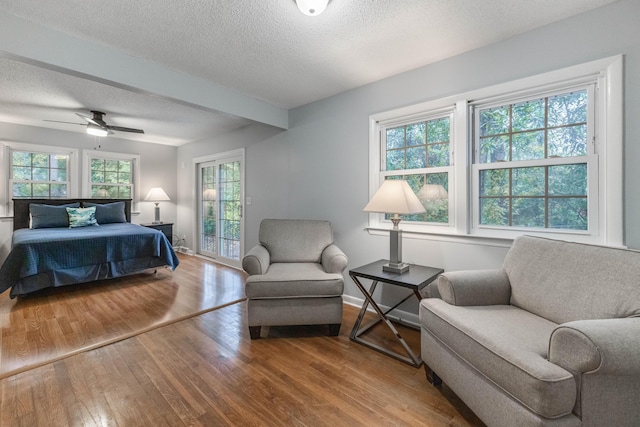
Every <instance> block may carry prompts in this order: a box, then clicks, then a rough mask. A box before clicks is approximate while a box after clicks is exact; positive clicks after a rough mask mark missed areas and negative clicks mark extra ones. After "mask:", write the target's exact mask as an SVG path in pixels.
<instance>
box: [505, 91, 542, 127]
mask: <svg viewBox="0 0 640 427" xmlns="http://www.w3.org/2000/svg"><path fill="white" fill-rule="evenodd" d="M544 110H545V102H544V100H543V99H538V100H535V101H529V102H523V103H521V104H515V105H514V106H513V110H512V112H513V119H512V120H513V123H512V131H513V132H519V131H523V130H531V129H541V128H543V127H544V113H545V111H544Z"/></svg>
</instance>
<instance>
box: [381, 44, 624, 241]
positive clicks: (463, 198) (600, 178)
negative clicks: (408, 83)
mask: <svg viewBox="0 0 640 427" xmlns="http://www.w3.org/2000/svg"><path fill="white" fill-rule="evenodd" d="M622 93H623V91H622V57H620V56H618V57H612V58H606V59H603V60H599V61H593V62H590V63H586V64H581V65H578V66H574V67H570V68H566V69H562V70H558V71H554V72H550V73H546V74H542V75H538V76H533V77H529V78H525V79H522V80H518V81H514V82H508V83H504V84H501V85H497V86H492V87H489V88H484V89H479V90H475V91H472V92H468V93H464V94H460V95H458V96H452V97H447V98H443V99H439V100H435V101H430V102H426V103H423V104H419V105H415V106H410V107H405V108H402V109H398V110H394V111H390V112H386V113H381V114H376V115H373V116H371V117H370V159H371V168H370V186H369V187H370V188H369V191H370V195H373V194H374V193H375V191H376V190H377V189H378V188H379V186H380V184H381V183H382V182H383V180H385V179H406V180H407V181H408V182H409V184H410V186H411V187H412V188H413V189H414V191H415V193H416V195H417V196H418V198H419V199H420V200H421V201H422V202H423V204H424V205H425V208H426V209H427V213H426V214H421V215H414V216H411V217H408V218H404V220H403V222H402V228H403V230H404V231H405V234H406V233H407V232H408V234H409V235H411V236H414V237H421V236H430V237H429V238H436V236H437V235H448V236H455V237H444V238H447V239H450V238H459V237H465V238H467V237H474V238H486V239H496V238H498V239H512V238H513V237H515V236H517V235H519V234H523V233H526V234H533V235H541V236H548V237H557V238H564V239H568V240H575V241H584V242H591V243H600V244H612V245H621V244H622V235H623V233H622V225H621V224H622V116H623V111H622ZM389 228H391V223H390V221H388V217H386V216H385V215H382V214H370V216H369V229H370V232H372V233H381V232H384V230H386V229H389Z"/></svg>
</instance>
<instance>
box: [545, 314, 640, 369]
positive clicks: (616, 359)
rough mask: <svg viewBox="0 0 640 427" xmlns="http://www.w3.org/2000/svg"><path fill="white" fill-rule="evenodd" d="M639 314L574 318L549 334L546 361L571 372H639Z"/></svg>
mask: <svg viewBox="0 0 640 427" xmlns="http://www.w3.org/2000/svg"><path fill="white" fill-rule="evenodd" d="M638 353H640V317H630V318H624V319H597V320H576V321H573V322H567V323H563V324H562V325H560V326H558V327H557V328H556V329H555V330H554V331H553V333H552V334H551V339H550V340H549V361H550V362H551V363H554V364H556V365H559V366H561V367H563V368H565V369H567V370H569V371H571V372H574V373H582V372H591V373H601V374H608V375H640V357H638Z"/></svg>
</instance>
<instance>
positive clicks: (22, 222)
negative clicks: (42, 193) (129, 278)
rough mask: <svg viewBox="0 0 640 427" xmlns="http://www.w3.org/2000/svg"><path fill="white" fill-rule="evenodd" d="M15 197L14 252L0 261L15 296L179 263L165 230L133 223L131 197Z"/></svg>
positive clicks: (1, 278)
mask: <svg viewBox="0 0 640 427" xmlns="http://www.w3.org/2000/svg"><path fill="white" fill-rule="evenodd" d="M13 202H14V219H13V236H12V241H11V252H10V253H9V255H8V256H7V259H6V260H5V261H4V263H3V265H2V267H0V293H3V292H5V291H6V290H8V289H11V291H10V296H11V298H15V297H17V296H21V295H26V294H29V293H31V292H35V291H38V290H40V289H44V288H49V287H58V286H65V285H71V284H77V283H86V282H93V281H96V280H103V279H109V278H114V277H120V276H125V275H129V274H134V273H139V272H142V271H144V270H147V269H152V268H156V267H162V266H167V267H169V268H171V269H172V270H174V269H175V268H176V267H177V266H178V264H179V260H178V257H177V256H176V254H175V252H174V251H173V248H172V247H171V244H170V243H169V241H168V239H167V237H166V236H165V235H164V234H163V233H162V232H160V231H158V230H155V229H152V228H148V227H143V226H140V225H136V224H131V200H117V199H55V200H54V199H51V200H50V199H14V200H13ZM67 207H68V208H70V209H69V210H67ZM87 208H88V209H87ZM93 208H95V209H93ZM65 221H66V222H65ZM94 223H96V224H94Z"/></svg>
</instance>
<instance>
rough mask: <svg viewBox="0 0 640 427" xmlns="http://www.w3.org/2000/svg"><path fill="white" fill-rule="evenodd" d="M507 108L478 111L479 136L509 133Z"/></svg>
mask: <svg viewBox="0 0 640 427" xmlns="http://www.w3.org/2000/svg"><path fill="white" fill-rule="evenodd" d="M509 125H510V121H509V106H504V107H500V108H493V109H488V110H482V111H480V136H487V135H497V134H501V133H507V132H509Z"/></svg>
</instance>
